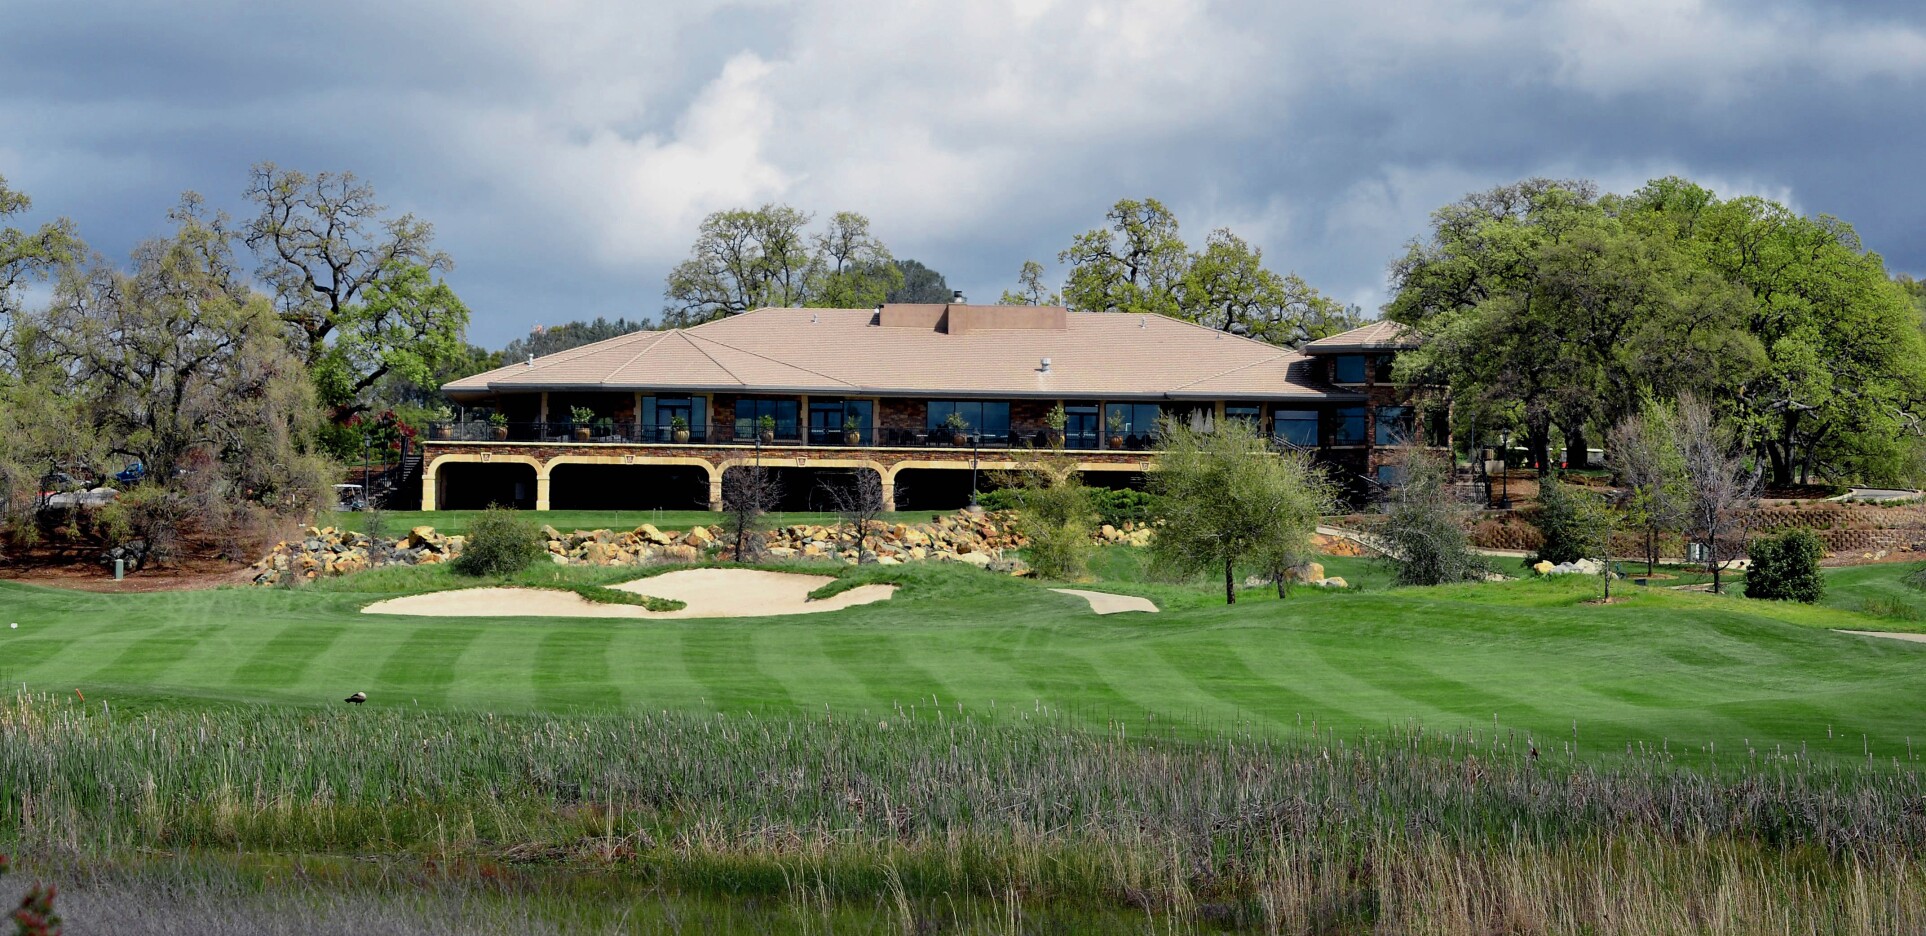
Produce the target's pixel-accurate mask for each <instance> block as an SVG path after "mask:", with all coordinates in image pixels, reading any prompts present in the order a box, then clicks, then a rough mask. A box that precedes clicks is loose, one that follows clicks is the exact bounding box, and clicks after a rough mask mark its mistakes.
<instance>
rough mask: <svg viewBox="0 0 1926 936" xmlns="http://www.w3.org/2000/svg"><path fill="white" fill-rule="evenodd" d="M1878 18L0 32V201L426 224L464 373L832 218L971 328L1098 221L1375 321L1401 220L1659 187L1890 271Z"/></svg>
mask: <svg viewBox="0 0 1926 936" xmlns="http://www.w3.org/2000/svg"><path fill="white" fill-rule="evenodd" d="M1922 77H1926V14H1922V12H1921V11H1920V10H1919V9H1918V7H1917V6H1915V5H1912V4H1902V3H1897V2H1883V3H1871V2H1868V3H1857V4H1842V3H1802V2H1790V0H1782V2H1762V3H1743V4H1741V3H1711V2H1696V3H1695V2H1660V0H1610V2H1607V0H1591V2H1569V3H1539V2H1512V3H1503V2H1500V3H1492V2H1449V0H1357V2H1350V3H1344V4H1328V3H1315V4H1314V3H1274V2H1271V3H1267V2H1217V3H1206V2H1185V0H1161V2H1148V0H1090V2H1081V0H1077V2H1072V0H1065V2H1041V0H989V2H971V3H917V2H902V0H835V2H778V0H768V2H741V3H623V2H587V0H576V2H549V3H542V4H526V3H514V4H510V3H485V2H467V3H453V2H421V3H395V2H385V3H375V2H337V3H330V4H303V5H285V6H281V5H268V4H259V3H241V2H183V3H177V4H169V5H166V8H165V9H164V10H163V9H162V8H161V6H160V5H156V4H148V3H132V2H124V3H115V2H97V3H87V4H71V3H52V2H39V0H27V2H21V0H13V2H10V3H6V4H4V5H0V175H4V176H5V177H6V178H7V179H8V181H9V182H10V184H12V185H13V186H14V187H16V188H19V189H22V190H24V191H26V192H27V193H28V194H30V195H31V196H33V198H34V199H35V202H36V206H35V212H34V217H32V218H30V219H29V220H32V221H37V220H41V219H43V218H51V217H53V216H55V215H66V216H68V217H71V218H73V219H74V220H75V221H77V222H78V223H79V224H80V227H81V231H82V233H83V234H84V235H85V236H86V237H87V238H88V240H89V241H90V243H91V244H92V245H93V246H94V247H95V248H96V249H98V250H100V251H101V252H103V253H105V254H107V255H109V256H113V257H119V256H124V255H125V254H126V252H127V250H128V249H129V248H131V246H132V245H133V244H134V243H135V242H136V241H137V240H139V239H140V238H143V237H147V236H152V235H155V234H159V233H161V232H162V231H163V229H164V227H165V212H166V209H167V208H168V207H169V206H170V205H171V204H173V203H174V201H175V200H176V199H177V198H178V196H179V194H180V192H182V191H183V190H189V189H192V190H195V191H199V192H201V193H202V194H204V195H206V196H207V197H208V198H209V200H210V202H211V203H212V204H214V205H215V206H217V207H224V208H227V209H228V210H230V211H232V212H235V213H237V214H243V213H245V212H246V210H247V209H246V205H245V204H244V203H243V202H242V200H241V199H240V197H239V193H240V191H241V189H242V187H243V185H244V184H245V182H246V173H247V168H248V166H249V165H250V164H252V163H255V162H257V161H260V160H273V161H275V162H277V163H279V164H281V165H283V166H289V167H295V168H301V169H304V170H308V171H318V170H332V169H351V170H353V171H354V172H356V173H357V174H359V175H361V176H362V177H364V178H365V179H367V180H368V181H370V182H372V183H373V184H374V185H375V186H376V188H377V190H378V191H379V193H380V195H381V197H382V199H383V201H385V202H386V203H387V204H389V205H390V206H392V207H394V208H395V209H397V210H406V211H413V212H415V213H417V214H419V215H421V216H422V217H425V218H427V219H429V220H431V221H433V222H435V224H436V225H437V228H438V231H439V234H440V243H441V245H442V246H443V247H444V248H445V249H447V250H448V251H450V252H451V253H452V254H453V255H454V256H455V258H456V261H457V264H458V266H457V268H456V270H455V271H454V273H453V274H452V275H451V280H452V281H453V283H454V285H455V287H456V289H457V290H458V291H459V292H460V293H461V294H462V296H463V297H464V298H465V299H467V300H468V302H469V304H470V305H471V307H473V309H474V310H475V326H474V329H473V331H474V337H475V339H476V340H478V341H480V342H482V343H486V344H490V345H499V344H500V343H501V342H503V341H505V340H507V339H508V338H511V337H514V336H516V335H518V334H520V333H522V332H524V331H526V330H527V329H528V327H529V326H531V325H533V324H536V323H552V322H558V321H565V320H568V319H573V318H582V317H594V316H596V315H607V316H611V317H613V316H618V315H622V316H628V317H631V318H633V317H638V316H644V315H652V314H654V313H656V312H657V311H659V309H660V308H661V292H662V279H663V275H664V274H665V273H666V271H667V269H668V267H669V266H670V265H671V264H673V263H674V262H675V261H676V260H677V259H679V258H680V257H681V256H683V255H684V253H685V252H686V251H687V249H688V246H689V243H690V241H691V240H692V239H693V237H694V234H695V228H696V225H697V223H698V222H699V221H700V219H701V218H702V216H703V215H705V214H707V213H708V212H710V211H714V210H716V209H719V208H726V207H735V206H747V205H754V204H758V203H761V202H764V201H786V202H789V203H791V204H794V205H796V206H798V207H802V208H804V209H807V210H812V211H816V212H829V211H835V210H841V209H850V210H856V211H861V212H864V213H866V214H868V215H870V216H871V218H872V219H873V220H874V222H875V226H876V229H877V231H878V233H880V234H881V235H882V236H883V237H884V239H885V240H886V241H887V242H888V243H889V244H890V246H891V247H892V248H893V249H894V250H895V252H896V253H897V254H898V255H899V256H905V257H914V258H916V259H919V260H922V261H924V262H925V263H928V264H929V265H931V266H933V267H935V268H936V269H938V270H941V271H942V272H944V273H945V274H946V275H947V276H948V277H949V278H950V281H951V283H952V285H954V286H956V287H958V288H962V289H964V290H966V291H967V292H968V293H969V294H970V295H971V296H973V297H976V298H980V299H981V298H989V297H993V296H995V295H996V294H997V293H998V292H999V291H1001V290H1002V289H1003V288H1005V287H1007V286H1009V285H1012V283H1013V281H1014V277H1015V274H1016V271H1017V269H1018V267H1019V266H1020V265H1021V264H1022V262H1023V261H1024V260H1025V259H1030V258H1034V259H1039V260H1044V261H1046V262H1048V261H1052V260H1054V258H1055V254H1056V252H1057V251H1058V250H1059V249H1061V248H1062V247H1064V246H1065V245H1067V243H1068V242H1069V239H1070V237H1071V236H1072V235H1073V234H1074V233H1075V232H1076V231H1079V230H1083V229H1086V228H1089V227H1092V226H1095V225H1096V224H1098V223H1100V221H1101V217H1102V214H1103V212H1104V210H1105V208H1106V207H1107V206H1108V205H1109V204H1110V203H1111V202H1113V201H1115V200H1116V199H1118V198H1121V197H1127V196H1128V197H1142V196H1151V197H1156V198H1159V199H1162V200H1163V201H1165V202H1166V203H1167V204H1169V205H1171V206H1172V208H1173V209H1174V210H1175V211H1176V212H1177V213H1178V217H1179V218H1181V219H1182V221H1183V223H1184V227H1185V230H1186V232H1187V233H1188V235H1189V236H1190V237H1191V238H1192V239H1193V241H1201V240H1202V238H1203V235H1204V234H1205V233H1206V232H1207V231H1208V230H1209V229H1211V228H1213V227H1217V226H1221V225H1228V226H1230V227H1232V228H1234V229H1236V230H1237V231H1238V232H1239V233H1240V234H1243V235H1244V236H1245V237H1247V238H1248V239H1250V240H1252V241H1253V242H1255V243H1257V244H1258V245H1260V246H1262V247H1263V248H1264V250H1265V254H1266V257H1267V259H1268V261H1269V262H1270V264H1271V265H1272V266H1274V267H1276V268H1279V269H1284V270H1295V271H1297V272H1298V273H1300V274H1301V275H1303V276H1304V277H1305V278H1306V279H1307V280H1309V281H1310V282H1311V283H1312V284H1313V285H1316V286H1318V287H1319V288H1321V289H1323V290H1325V291H1327V292H1330V293H1333V294H1335V295H1337V296H1340V297H1342V298H1345V299H1348V300H1351V301H1355V302H1359V303H1361V304H1363V305H1365V306H1366V307H1367V308H1374V307H1375V306H1376V305H1377V304H1378V303H1380V302H1382V301H1383V297H1384V289H1385V281H1384V280H1385V267H1386V264H1387V263H1388V262H1389V261H1390V260H1391V259H1392V258H1393V257H1394V256H1395V255H1396V254H1397V253H1398V252H1399V250H1400V248H1401V245H1402V244H1403V243H1404V242H1405V241H1406V240H1408V239H1409V238H1411V237H1413V236H1415V235H1417V234H1419V233H1421V231H1422V230H1423V227H1424V224H1425V219H1426V215H1427V214H1428V213H1429V212H1430V211H1431V210H1432V209H1434V208H1436V207H1437V206H1438V205H1440V204H1442V203H1444V202H1447V201H1450V200H1452V199H1454V198H1457V197H1459V196H1460V195H1462V194H1464V193H1465V192H1467V191H1470V190H1473V189H1479V188H1484V187H1489V186H1491V185H1495V184H1499V183H1502V182H1506V181H1511V180H1513V179H1517V178H1520V177H1523V176H1530V175H1555V176H1586V177H1591V178H1595V179H1597V180H1598V181H1599V182H1600V184H1601V185H1603V186H1604V187H1605V188H1607V189H1612V190H1621V191H1622V190H1627V189H1630V188H1631V187H1634V186H1636V185H1638V184H1639V183H1641V182H1643V181H1644V180H1646V179H1648V178H1652V177H1655V176H1661V175H1668V174H1681V175H1687V176H1691V177H1693V178H1695V179H1698V180H1700V181H1702V182H1704V183H1706V184H1708V185H1711V186H1712V187H1714V188H1715V189H1717V190H1719V191H1720V192H1721V193H1723V194H1743V193H1755V194H1762V195H1767V196H1770V197H1774V198H1778V199H1781V200H1784V201H1787V202H1788V203H1790V204H1792V205H1793V206H1795V207H1796V208H1798V209H1799V210H1801V211H1804V212H1809V213H1825V214H1833V215H1837V216H1840V217H1843V218H1845V219H1847V220H1849V221H1851V222H1852V223H1853V224H1854V225H1855V226H1856V227H1857V228H1858V230H1859V232H1860V234H1861V236H1862V237H1863V238H1864V239H1865V241H1866V243H1867V245H1868V246H1870V247H1872V248H1873V249H1875V250H1878V251H1880V252H1881V253H1883V254H1884V255H1885V256H1886V257H1887V259H1888V262H1889V263H1890V264H1891V265H1892V266H1893V267H1895V268H1896V269H1902V270H1910V271H1915V272H1918V271H1920V270H1922V269H1926V231H1922V229H1921V227H1920V225H1918V224H1917V223H1916V221H1915V219H1917V218H1918V217H1920V216H1921V215H1922V213H1926V211H1923V210H1926V185H1922V184H1921V182H1920V181H1919V180H1918V179H1917V175H1918V171H1917V168H1916V167H1917V165H1918V162H1919V160H1918V158H1917V153H1918V149H1919V140H1918V137H1919V134H1920V131H1919V130H1918V129H1917V128H1918V127H1919V126H1921V125H1922V121H1921V119H1920V118H1921V116H1922V110H1926V105H1922V103H1921V100H1922V96H1921V94H1920V91H1921V83H1922Z"/></svg>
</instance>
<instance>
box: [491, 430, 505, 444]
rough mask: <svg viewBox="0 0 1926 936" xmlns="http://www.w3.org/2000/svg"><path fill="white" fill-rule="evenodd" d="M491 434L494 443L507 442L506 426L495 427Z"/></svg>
mask: <svg viewBox="0 0 1926 936" xmlns="http://www.w3.org/2000/svg"><path fill="white" fill-rule="evenodd" d="M491 434H492V435H493V436H494V437H495V441H497V442H506V441H508V427H507V426H496V427H495V428H494V430H493V432H492V433H491Z"/></svg>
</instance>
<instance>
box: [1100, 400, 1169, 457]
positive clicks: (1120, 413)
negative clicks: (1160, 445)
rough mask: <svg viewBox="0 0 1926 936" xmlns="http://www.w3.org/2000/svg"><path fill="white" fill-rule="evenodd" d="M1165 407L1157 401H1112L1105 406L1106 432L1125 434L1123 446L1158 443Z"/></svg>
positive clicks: (1143, 447) (1114, 434)
mask: <svg viewBox="0 0 1926 936" xmlns="http://www.w3.org/2000/svg"><path fill="white" fill-rule="evenodd" d="M1163 415H1164V411H1163V408H1162V407H1160V406H1158V405H1157V404H1155V403H1112V404H1110V405H1108V406H1105V407H1104V414H1103V428H1104V433H1105V434H1106V435H1110V436H1123V447H1124V448H1127V449H1145V448H1150V447H1152V446H1153V445H1155V444H1156V441H1157V424H1158V420H1160V419H1162V418H1163Z"/></svg>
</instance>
